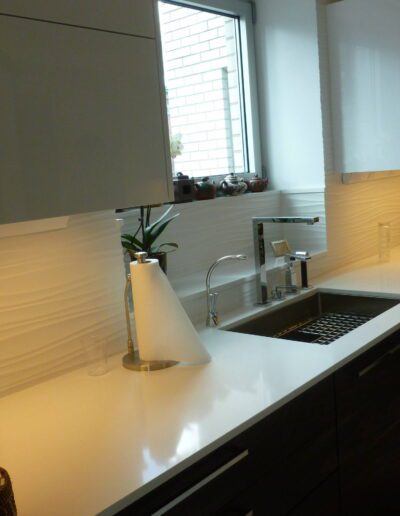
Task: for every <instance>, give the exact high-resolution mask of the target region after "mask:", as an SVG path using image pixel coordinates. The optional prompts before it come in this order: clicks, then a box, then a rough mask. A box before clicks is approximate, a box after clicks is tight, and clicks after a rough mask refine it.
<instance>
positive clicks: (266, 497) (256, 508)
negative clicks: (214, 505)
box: [217, 471, 281, 516]
mask: <svg viewBox="0 0 400 516" xmlns="http://www.w3.org/2000/svg"><path fill="white" fill-rule="evenodd" d="M280 494H281V493H280V478H279V475H278V474H277V471H274V472H272V473H271V474H269V475H267V476H264V477H261V478H260V479H259V480H258V481H257V482H255V483H254V484H253V485H252V486H251V487H250V488H248V489H246V490H245V491H242V492H241V493H239V494H238V495H236V496H235V497H234V499H233V500H231V502H230V503H229V504H228V505H227V506H225V507H224V508H223V509H222V510H220V511H218V512H217V515H218V516H266V515H268V516H279V515H280V514H281V508H280V504H281V499H280Z"/></svg>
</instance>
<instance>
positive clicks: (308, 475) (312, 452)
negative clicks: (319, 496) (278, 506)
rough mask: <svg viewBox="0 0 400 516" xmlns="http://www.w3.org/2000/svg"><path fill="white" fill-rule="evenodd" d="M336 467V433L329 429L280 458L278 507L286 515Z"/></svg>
mask: <svg viewBox="0 0 400 516" xmlns="http://www.w3.org/2000/svg"><path fill="white" fill-rule="evenodd" d="M336 469H337V450H336V432H335V430H334V429H331V430H330V431H328V432H324V433H322V434H321V435H320V436H318V437H317V438H316V439H315V441H313V442H311V443H309V444H308V445H307V446H305V447H304V448H302V449H300V450H298V451H296V452H293V453H292V454H290V455H289V456H288V457H286V459H285V461H284V469H283V475H282V507H283V513H284V514H286V513H287V512H288V511H290V510H291V509H292V508H293V507H295V506H296V504H298V503H299V502H300V501H301V500H302V499H304V498H305V497H306V496H307V495H308V494H309V493H310V492H311V491H313V490H314V489H315V488H316V487H317V486H318V485H319V484H321V483H322V482H323V481H324V480H325V479H326V478H327V477H328V476H329V475H331V474H332V473H333V472H335V470H336Z"/></svg>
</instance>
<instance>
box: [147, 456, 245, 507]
mask: <svg viewBox="0 0 400 516" xmlns="http://www.w3.org/2000/svg"><path fill="white" fill-rule="evenodd" d="M248 455H249V450H244V451H243V452H241V453H239V455H236V457H233V459H231V460H230V461H228V462H226V463H225V464H224V465H222V466H220V467H219V468H218V469H216V470H215V471H213V472H212V473H210V474H209V475H207V476H206V477H204V478H203V479H202V480H200V481H199V482H197V484H194V486H192V487H190V488H189V489H187V490H186V491H185V492H183V493H181V494H180V495H179V496H177V497H176V498H174V499H173V500H171V501H170V502H168V503H167V504H166V505H164V506H163V507H161V509H158V510H157V511H156V512H153V516H161V515H162V514H165V513H166V512H167V511H170V510H171V509H173V508H174V507H175V506H176V505H178V504H179V503H181V502H183V500H186V498H189V496H191V495H192V494H193V493H195V492H196V491H199V489H201V488H202V487H204V486H205V485H207V484H209V483H210V482H211V481H212V480H214V479H215V478H217V477H219V476H221V475H222V474H223V473H225V471H227V470H228V469H230V468H232V467H233V466H234V465H235V464H237V463H238V462H240V461H242V460H243V459H245V458H246V457H247V456H248Z"/></svg>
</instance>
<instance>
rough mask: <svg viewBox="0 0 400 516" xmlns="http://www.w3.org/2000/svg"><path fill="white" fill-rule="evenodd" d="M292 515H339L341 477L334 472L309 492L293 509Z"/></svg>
mask: <svg viewBox="0 0 400 516" xmlns="http://www.w3.org/2000/svg"><path fill="white" fill-rule="evenodd" d="M289 514H290V516H338V515H340V514H341V512H340V503H339V478H338V474H337V473H334V474H333V475H331V476H330V477H328V479H327V480H325V481H324V482H323V483H322V484H321V485H320V486H318V487H317V488H316V489H315V490H314V491H313V492H312V493H311V494H309V495H308V496H307V497H306V498H305V499H304V500H302V501H301V502H300V503H299V505H297V506H296V507H295V508H294V509H293V510H292V511H290V513H289Z"/></svg>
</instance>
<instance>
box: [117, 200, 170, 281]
mask: <svg viewBox="0 0 400 516" xmlns="http://www.w3.org/2000/svg"><path fill="white" fill-rule="evenodd" d="M173 207H174V206H173V205H172V206H170V207H169V208H168V209H167V210H166V211H165V212H164V213H163V214H162V215H161V217H159V218H158V219H157V220H156V221H155V222H153V223H151V220H150V218H151V208H152V206H141V207H140V217H139V227H138V229H137V230H136V233H135V234H134V235H130V234H128V233H125V234H123V235H122V237H121V243H122V247H124V249H125V250H126V252H127V253H128V254H129V256H130V257H131V260H135V259H136V258H135V253H137V252H139V251H145V252H146V253H147V254H148V256H149V258H157V259H158V261H159V263H160V267H161V268H162V270H163V271H164V272H165V273H167V253H168V252H171V251H175V249H177V247H178V244H176V243H175V242H164V243H162V244H157V243H156V240H157V238H158V237H159V236H160V235H161V233H162V232H163V231H164V229H165V228H166V227H167V226H168V224H169V223H170V222H171V221H172V220H174V219H175V218H176V217H178V215H179V213H176V214H175V215H172V216H170V217H169V216H168V215H169V213H170V212H171V210H172V208H173ZM165 247H170V248H172V249H169V250H168V249H167V250H165V249H164V248H165Z"/></svg>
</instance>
